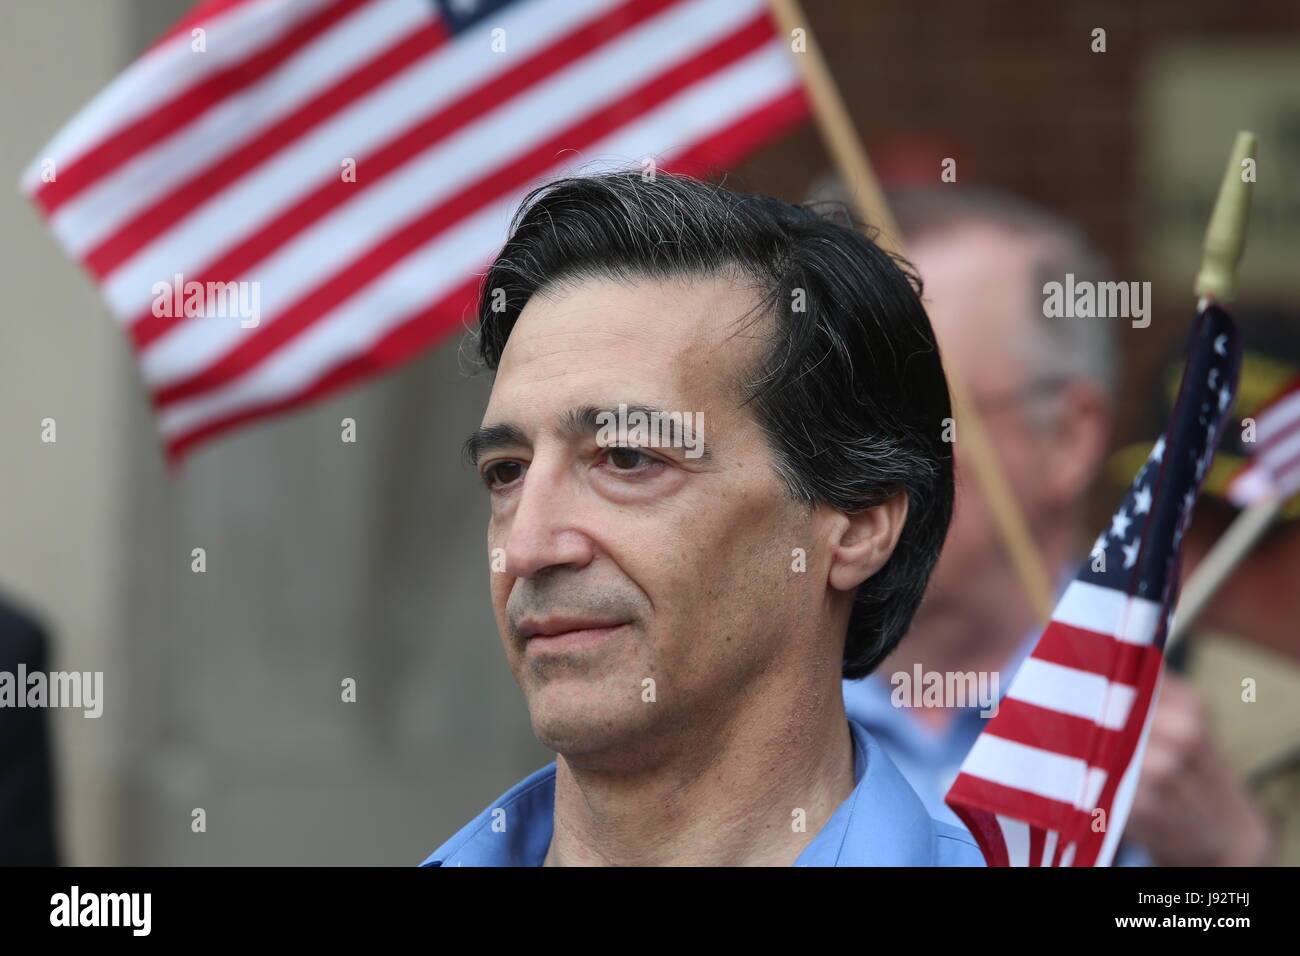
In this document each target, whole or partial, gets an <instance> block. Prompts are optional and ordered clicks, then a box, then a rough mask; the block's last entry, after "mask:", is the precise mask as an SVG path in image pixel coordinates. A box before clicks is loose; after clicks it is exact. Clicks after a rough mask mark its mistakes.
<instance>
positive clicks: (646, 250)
mask: <svg viewBox="0 0 1300 956" xmlns="http://www.w3.org/2000/svg"><path fill="white" fill-rule="evenodd" d="M857 225H858V224H857V223H855V222H854V221H853V219H852V217H851V216H850V215H849V214H848V212H847V210H846V209H845V207H844V206H843V205H842V204H839V205H836V206H834V207H832V208H831V209H830V210H828V211H826V212H825V213H823V212H821V211H818V209H814V208H812V207H809V206H796V205H792V204H790V203H787V202H783V201H781V200H779V199H773V198H770V197H767V196H754V195H746V194H741V193H736V192H733V191H731V190H728V189H725V188H723V187H722V186H720V185H713V184H710V183H706V182H702V181H700V180H697V179H692V178H689V177H686V176H678V175H670V174H667V173H663V172H659V173H656V174H655V175H654V176H653V177H643V176H642V174H641V173H640V172H639V171H628V172H616V173H605V174H601V175H596V176H581V177H574V178H567V179H560V180H558V181H556V182H553V183H549V184H547V185H545V186H541V187H539V188H537V189H534V190H533V191H532V192H531V193H529V194H528V196H527V197H526V198H525V199H524V202H523V204H522V205H521V206H520V208H519V210H518V212H517V213H516V214H515V217H514V220H513V221H512V223H511V229H510V231H511V235H510V238H509V240H508V241H507V242H506V244H505V247H504V248H503V249H502V250H501V253H500V254H499V255H498V256H497V258H496V261H495V262H493V264H492V266H491V268H490V269H489V270H488V272H487V274H486V275H485V276H484V280H483V285H482V289H481V295H480V297H479V312H478V319H479V330H478V343H477V344H478V352H479V356H480V358H481V360H482V362H483V364H484V365H486V366H487V367H488V368H489V369H492V370H494V371H495V370H496V369H497V367H498V366H499V364H500V361H501V355H502V352H503V351H504V350H505V347H506V341H507V340H508V339H509V337H510V331H511V329H513V328H514V325H515V322H516V320H517V319H518V317H519V313H520V312H521V311H522V310H523V308H524V306H525V304H526V303H527V302H528V300H529V299H530V298H531V297H532V296H533V295H535V294H537V293H538V292H540V291H543V290H548V289H551V288H554V287H556V286H559V285H561V284H565V283H570V282H574V281H581V280H584V279H588V278H604V279H611V280H614V281H621V282H628V281H633V280H636V279H651V280H654V279H669V278H674V277H691V276H708V275H718V274H730V275H735V274H739V275H740V276H741V277H743V278H745V279H748V280H750V281H753V282H754V283H755V284H756V285H757V287H758V289H759V292H760V304H759V309H758V310H756V311H755V313H754V315H755V316H756V317H758V318H761V317H763V316H771V317H772V318H773V319H774V320H775V321H774V322H771V323H769V326H770V333H769V334H768V335H767V344H766V349H765V354H764V355H763V357H762V358H761V360H760V361H759V362H758V366H757V367H756V368H754V369H753V370H752V374H750V375H749V376H748V377H747V380H746V381H743V382H740V383H737V384H738V386H739V391H740V396H739V397H740V400H741V401H742V402H744V403H751V402H752V403H753V408H754V414H755V417H756V419H757V421H758V423H759V425H760V426H761V428H762V430H763V432H764V434H765V436H766V438H767V441H768V443H769V446H770V448H771V451H772V455H773V459H774V463H775V468H776V471H777V473H778V474H779V476H780V477H781V478H782V479H783V481H784V483H785V485H786V486H787V488H788V489H789V493H790V495H791V496H792V497H793V498H794V499H796V500H799V501H802V502H806V503H808V505H809V506H810V507H811V506H812V505H813V504H814V503H815V502H819V501H820V502H825V503H826V504H828V505H830V506H831V507H834V508H837V509H839V510H840V511H843V512H845V513H846V514H855V513H858V512H861V511H863V510H865V509H867V508H871V507H873V506H875V505H878V504H880V503H881V502H883V501H885V500H886V499H887V498H889V497H890V496H891V495H893V494H894V493H896V492H898V491H902V492H904V493H906V495H907V505H908V511H907V520H906V523H905V524H904V527H903V530H902V533H901V536H900V537H899V540H898V545H897V547H896V548H895V550H894V552H893V554H892V555H891V556H890V558H889V560H888V561H887V562H886V563H885V565H884V566H883V567H882V568H881V569H880V570H879V571H878V572H877V573H876V574H875V575H873V576H872V577H870V578H869V579H867V580H866V581H865V582H863V583H862V585H861V586H860V587H859V588H858V590H857V594H856V596H855V602H854V607H853V611H852V616H851V618H850V621H849V629H848V634H847V636H846V640H845V646H844V661H843V673H844V676H845V677H846V678H857V677H864V676H866V675H867V674H869V673H871V672H872V671H873V670H874V669H875V668H876V666H877V665H878V664H879V663H880V662H881V661H882V660H883V659H884V658H885V657H886V656H887V655H888V654H889V653H890V651H892V650H893V649H894V647H895V646H897V644H898V642H899V640H900V639H901V638H902V636H903V634H904V632H906V630H907V628H908V625H909V624H910V623H911V620H912V615H913V613H914V612H915V611H916V607H917V605H918V604H919V603H920V601H921V595H922V593H923V592H924V590H925V586H926V582H927V580H928V579H929V576H930V572H931V570H932V569H933V568H934V563H935V561H936V560H937V558H938V556H939V549H940V547H941V546H942V544H943V540H944V537H945V536H946V534H947V532H948V523H949V521H950V519H951V517H952V507H953V464H952V461H953V459H952V446H951V444H950V443H949V442H948V441H946V440H945V438H946V437H947V436H946V435H945V431H946V429H945V425H946V422H945V419H948V418H949V416H951V414H952V412H951V407H950V404H949V399H948V383H947V379H946V378H945V376H944V372H943V366H942V365H941V363H940V361H939V349H938V346H937V344H936V342H935V338H934V332H933V330H932V329H931V327H930V321H929V319H928V318H927V316H926V314H925V309H924V308H923V307H922V305H921V299H920V291H921V285H920V280H919V279H918V278H917V277H916V276H915V274H914V272H913V271H912V270H911V269H910V267H908V266H907V265H906V263H903V262H901V261H896V260H895V259H893V258H891V257H890V256H889V255H888V254H886V253H885V252H884V251H882V250H881V249H880V247H878V246H877V245H876V244H875V243H874V242H872V241H871V239H870V238H868V237H867V235H866V234H864V232H863V231H860V230H859V229H858V228H856V227H857Z"/></svg>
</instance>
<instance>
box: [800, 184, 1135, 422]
mask: <svg viewBox="0 0 1300 956" xmlns="http://www.w3.org/2000/svg"><path fill="white" fill-rule="evenodd" d="M849 200H850V197H849V194H848V191H847V190H846V189H845V188H844V184H843V182H842V181H841V180H840V178H839V177H838V176H835V175H833V174H831V175H827V176H823V177H822V178H821V179H819V180H818V181H817V182H815V183H814V184H813V187H812V189H811V190H810V191H809V195H808V201H809V202H834V203H840V202H843V203H848V202H849ZM887 201H888V203H889V206H890V209H891V210H892V212H893V214H894V218H895V219H896V220H897V221H898V228H899V230H900V231H901V232H902V234H903V236H902V238H903V242H904V244H905V245H906V244H911V243H914V242H917V241H919V240H920V239H922V238H924V237H925V236H926V235H928V234H931V233H934V232H937V231H939V230H942V229H950V228H952V227H954V226H959V225H962V224H964V223H972V222H978V223H983V224H986V225H991V226H993V227H995V228H998V229H1001V230H1003V231H1005V232H1006V233H1008V234H1009V235H1012V236H1016V237H1018V238H1029V239H1034V240H1037V243H1036V247H1037V250H1038V252H1037V256H1036V258H1037V261H1036V262H1035V263H1034V265H1033V267H1032V269H1031V272H1030V274H1031V276H1033V279H1032V283H1033V284H1032V287H1030V288H1027V289H1026V290H1025V299H1026V302H1025V308H1026V309H1028V310H1029V312H1030V317H1031V321H1030V323H1029V326H1030V328H1032V329H1033V330H1034V331H1033V334H1032V335H1030V336H1029V338H1028V341H1027V342H1026V343H1025V344H1026V347H1027V354H1025V355H1023V356H1022V357H1023V360H1024V361H1025V363H1026V365H1027V366H1028V367H1029V368H1032V369H1034V370H1035V371H1036V372H1037V373H1038V374H1039V375H1040V376H1042V377H1044V378H1059V379H1063V380H1071V381H1073V380H1078V379H1083V380H1086V381H1090V382H1093V383H1095V384H1096V385H1097V386H1098V387H1100V388H1101V390H1102V391H1103V392H1104V393H1105V394H1106V396H1107V397H1108V398H1111V399H1113V398H1114V397H1115V393H1116V389H1117V388H1118V384H1119V383H1118V374H1117V371H1118V370H1117V358H1116V352H1115V331H1114V323H1113V322H1109V321H1106V320H1104V319H1066V320H1062V319H1054V318H1049V317H1047V316H1045V315H1044V314H1043V285H1044V284H1045V283H1047V282H1053V281H1055V282H1064V281H1065V275H1066V273H1073V274H1074V278H1075V281H1076V282H1079V281H1084V280H1087V281H1090V282H1107V281H1110V280H1111V279H1112V274H1111V267H1110V264H1109V262H1108V261H1107V259H1106V257H1105V256H1103V255H1102V253H1101V252H1100V250H1098V249H1097V247H1096V246H1094V245H1093V244H1092V243H1091V242H1090V241H1089V239H1088V237H1087V235H1086V234H1085V233H1084V231H1083V229H1082V228H1080V227H1079V226H1078V225H1076V224H1075V223H1073V222H1071V221H1070V220H1068V219H1066V218H1064V217H1063V216H1059V215H1057V214H1056V213H1053V212H1050V211H1048V210H1047V209H1044V208H1043V207H1042V206H1039V205H1037V204H1035V203H1032V202H1030V201H1029V200H1027V199H1021V198H1020V197H1019V196H1015V195H1012V194H1011V193H1008V192H1003V191H1002V190H998V189H992V188H988V187H983V186H957V185H952V184H945V185H936V186H909V187H905V188H902V189H897V190H893V191H891V192H890V193H889V194H888V197H887ZM921 279H922V281H924V279H925V276H922V277H921Z"/></svg>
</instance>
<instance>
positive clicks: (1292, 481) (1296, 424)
mask: <svg viewBox="0 0 1300 956" xmlns="http://www.w3.org/2000/svg"><path fill="white" fill-rule="evenodd" d="M1298 492H1300V378H1296V379H1295V380H1294V381H1292V382H1290V383H1289V384H1288V385H1286V386H1285V387H1284V388H1283V389H1282V391H1281V393H1280V394H1278V396H1277V397H1276V398H1274V399H1272V400H1271V401H1270V402H1269V403H1268V404H1267V405H1266V406H1265V407H1264V408H1262V409H1261V410H1260V411H1259V412H1257V413H1256V414H1255V445H1254V446H1253V448H1252V450H1251V455H1250V461H1249V463H1248V464H1247V465H1246V467H1244V468H1243V469H1242V470H1241V471H1239V472H1238V473H1237V474H1236V475H1234V476H1233V478H1232V481H1231V482H1229V484H1228V498H1229V499H1230V500H1231V501H1232V502H1233V503H1234V504H1236V505H1238V506H1240V507H1247V506H1249V505H1252V504H1254V503H1255V502H1257V501H1260V500H1261V499H1263V498H1264V497H1266V496H1271V497H1274V498H1277V499H1279V500H1282V501H1285V500H1286V499H1287V498H1290V497H1291V496H1292V495H1294V494H1296V493H1298Z"/></svg>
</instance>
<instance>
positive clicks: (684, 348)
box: [488, 276, 762, 413]
mask: <svg viewBox="0 0 1300 956" xmlns="http://www.w3.org/2000/svg"><path fill="white" fill-rule="evenodd" d="M757 301H758V299H757V294H756V293H755V292H754V291H753V290H752V289H751V288H748V287H746V286H745V285H742V284H739V283H737V282H734V281H733V280H730V279H727V278H724V277H720V276H719V277H714V276H707V277H689V278H685V277H683V278H672V279H663V280H660V279H641V280H636V281H632V282H616V281H613V280H609V279H586V280H582V281H580V282H574V283H566V284H564V285H562V286H558V287H556V288H553V289H552V290H550V291H549V292H547V293H545V294H540V295H534V296H533V297H532V298H531V299H530V300H529V302H528V304H527V306H525V308H524V310H523V311H522V312H521V313H520V316H519V319H518V321H517V322H516V324H515V327H514V329H513V330H512V331H511V333H510V338H509V340H508V342H507V344H506V348H505V351H504V353H503V354H502V358H501V363H500V367H499V368H498V370H497V375H496V380H495V382H494V384H493V390H492V399H491V400H490V401H489V405H488V408H489V413H491V411H492V410H493V407H494V406H499V405H509V406H510V407H511V408H512V409H514V408H516V407H522V408H527V407H529V406H532V407H534V408H536V409H537V410H539V411H540V410H554V409H555V408H556V407H559V406H565V407H577V406H580V405H589V404H597V405H599V404H602V403H605V402H608V401H609V400H611V399H612V400H613V401H614V402H615V403H617V402H618V401H620V400H625V397H626V396H628V395H635V397H636V398H637V400H639V401H643V402H645V403H646V404H653V405H658V406H660V407H664V408H681V409H685V408H694V407H696V406H698V405H701V404H705V403H707V404H709V405H716V404H717V403H719V401H720V400H721V399H722V398H724V397H733V396H734V385H735V382H736V380H737V378H738V376H740V375H742V374H743V373H744V372H745V371H746V370H747V369H748V368H750V367H751V366H752V363H753V361H754V360H755V358H756V356H757V351H756V350H757V348H758V347H759V346H758V341H759V339H758V334H757V333H758V330H759V329H761V328H762V326H761V324H760V325H759V326H758V327H757V328H751V329H749V330H748V331H743V330H744V328H745V326H746V324H747V323H745V321H744V319H745V317H746V316H747V315H748V314H751V312H752V310H753V309H754V307H755V306H756V304H757ZM738 330H741V331H740V334H737V332H738Z"/></svg>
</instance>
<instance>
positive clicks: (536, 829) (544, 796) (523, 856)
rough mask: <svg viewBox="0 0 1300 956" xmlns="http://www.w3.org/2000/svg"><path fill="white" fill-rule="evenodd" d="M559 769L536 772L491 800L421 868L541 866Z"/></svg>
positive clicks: (543, 768) (548, 768) (423, 863)
mask: <svg viewBox="0 0 1300 956" xmlns="http://www.w3.org/2000/svg"><path fill="white" fill-rule="evenodd" d="M554 806H555V764H554V763H550V764H547V765H546V766H545V767H542V768H541V769H540V770H537V771H535V772H533V773H531V774H529V775H528V776H527V777H525V778H524V779H523V780H520V781H519V782H518V783H517V784H515V785H514V786H513V787H511V788H510V789H509V790H507V791H506V792H505V793H503V794H501V796H499V797H497V798H496V799H495V800H493V801H492V802H491V803H490V804H489V805H488V806H486V807H484V808H483V811H482V812H481V813H479V814H478V816H476V817H474V819H472V820H470V821H469V823H467V824H465V825H464V826H463V827H461V828H460V829H459V830H457V831H456V833H455V834H454V835H453V836H452V837H451V838H450V839H449V840H447V841H446V842H445V843H443V844H442V846H440V847H438V848H437V849H436V850H434V851H433V852H432V853H430V854H429V855H428V856H427V857H425V858H424V861H423V862H422V863H420V866H494V865H496V866H520V865H524V866H527V865H540V862H541V860H540V858H539V859H537V860H533V859H532V857H534V856H536V851H537V847H538V845H539V844H540V845H541V851H542V853H543V854H545V851H546V847H547V846H548V845H549V844H550V832H551V824H552V813H553V812H554Z"/></svg>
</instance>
